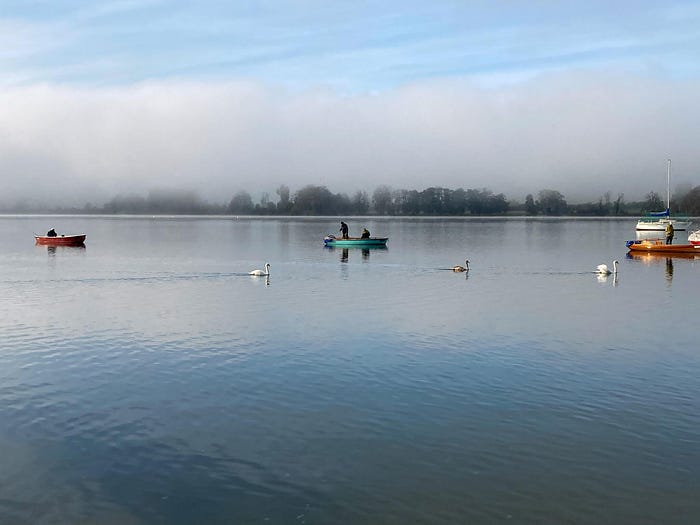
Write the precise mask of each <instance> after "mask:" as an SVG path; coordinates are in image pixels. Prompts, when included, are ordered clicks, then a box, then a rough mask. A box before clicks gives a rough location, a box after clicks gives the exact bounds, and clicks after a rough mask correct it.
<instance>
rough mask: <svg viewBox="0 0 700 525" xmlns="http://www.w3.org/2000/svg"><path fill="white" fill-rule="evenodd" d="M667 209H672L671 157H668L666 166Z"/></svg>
mask: <svg viewBox="0 0 700 525" xmlns="http://www.w3.org/2000/svg"><path fill="white" fill-rule="evenodd" d="M666 209H667V210H668V211H669V212H670V211H671V159H668V167H667V168H666Z"/></svg>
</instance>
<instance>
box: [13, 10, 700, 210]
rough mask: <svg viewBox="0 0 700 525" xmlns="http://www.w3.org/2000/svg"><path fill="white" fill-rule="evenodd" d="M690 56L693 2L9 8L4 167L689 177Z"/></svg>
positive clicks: (137, 175) (344, 186) (168, 178)
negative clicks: (669, 168)
mask: <svg viewBox="0 0 700 525" xmlns="http://www.w3.org/2000/svg"><path fill="white" fill-rule="evenodd" d="M698 57H700V3H698V2H696V1H694V2H690V1H654V2H650V1H635V2H628V1H617V2H610V1H588V2H556V1H553V0H549V1H547V0H541V1H533V2H518V1H515V0H510V1H507V0H503V1H474V2H469V1H461V2H457V1H454V2H451V1H434V2H413V1H404V2H393V1H386V2H362V1H347V2H346V1H336V2H321V1H298V2H285V1H262V2H214V1H207V0H202V1H198V2H177V1H176V2H165V1H158V0H153V1H150V0H142V1H138V0H124V1H113V2H101V3H96V2H77V1H61V0H52V1H48V0H47V1H31V0H29V1H21V2H19V1H7V0H4V1H3V2H2V4H1V5H0V94H2V95H3V96H4V97H5V99H6V100H8V101H10V103H11V104H12V106H13V107H12V108H10V109H9V110H2V109H0V133H2V134H3V135H1V136H4V137H5V140H4V144H2V145H0V168H3V169H2V173H3V175H0V176H2V177H4V178H6V179H7V180H6V181H5V182H6V183H7V186H8V187H9V188H10V193H11V194H12V195H17V196H19V195H21V194H22V192H23V191H25V188H26V187H27V184H30V183H31V184H36V182H43V181H46V180H48V179H49V177H53V178H58V179H59V180H61V181H62V182H63V183H64V186H65V187H66V188H69V187H70V188H72V191H73V193H75V191H76V190H80V191H83V190H84V191H85V192H86V193H87V194H89V193H90V192H94V195H96V196H98V197H99V195H103V194H104V195H107V194H109V193H110V192H118V191H125V189H127V188H135V189H136V190H146V189H148V187H149V185H150V186H163V185H168V184H174V185H183V186H189V187H197V188H200V189H201V190H202V194H203V195H205V196H207V195H208V194H215V195H220V194H221V192H231V191H236V189H248V190H249V191H251V192H254V191H255V190H256V189H258V188H256V187H255V186H259V187H260V188H259V189H260V190H264V191H270V189H272V190H274V187H275V185H277V184H280V183H287V184H289V185H291V186H292V187H293V188H294V186H295V184H297V185H301V184H306V183H313V184H326V185H328V186H329V187H330V188H331V189H332V190H334V191H354V190H356V189H359V188H358V187H354V186H353V184H351V183H350V182H349V181H354V182H355V185H356V186H357V185H360V186H362V187H363V188H365V187H366V186H367V185H376V184H377V183H386V184H390V185H393V186H396V187H420V186H427V185H444V186H449V187H457V186H463V187H490V188H491V189H493V190H494V191H497V192H501V191H502V192H505V193H506V194H509V195H511V194H512V196H513V197H517V198H522V197H523V196H522V195H519V194H518V192H520V193H522V192H532V193H536V192H537V191H538V190H539V189H541V188H542V187H545V186H546V187H554V188H556V189H561V190H562V191H563V192H564V193H565V194H566V193H567V192H570V193H571V194H577V195H578V194H581V195H582V196H584V197H588V196H589V195H584V194H586V193H589V194H591V196H594V194H595V193H596V192H598V193H602V192H604V191H613V192H619V191H626V192H628V193H634V192H637V193H638V194H639V193H645V192H648V191H649V190H651V189H657V190H658V189H661V188H657V185H656V179H657V177H658V178H659V180H660V182H661V183H662V184H663V182H664V177H663V173H664V166H665V159H666V158H667V157H668V156H674V166H678V168H677V169H678V171H679V180H680V181H682V182H684V183H689V184H692V185H697V184H700V170H699V169H698V161H700V158H699V157H698V153H697V152H696V151H695V150H696V149H697V148H696V146H695V145H694V142H695V140H694V139H693V140H689V138H688V137H689V136H690V134H695V137H697V136H698V135H697V132H698V127H697V124H694V122H696V121H697V120H700V119H698V117H699V116H700V114H699V109H698V103H697V102H696V98H697V97H696V96H695V93H697V88H698V80H699V77H700V60H699V59H698ZM19 108H21V109H22V111H19ZM535 110H536V111H535ZM457 117H459V118H457ZM328 119H332V123H330V124H329V122H328ZM263 124H264V126H266V127H267V130H265V129H261V127H262V125H263ZM553 127H555V128H557V130H558V131H557V132H555V133H554V134H553V135H552V129H553ZM644 127H646V128H648V129H646V130H641V131H640V128H644ZM168 128H169V129H168ZM173 128H176V129H178V130H179V131H178V132H174V131H172V129H173ZM426 129H430V130H432V133H428V132H426ZM163 131H165V132H166V134H167V135H168V139H169V140H168V141H165V140H164V139H163ZM623 131H624V132H625V133H623ZM600 135H602V136H600ZM203 136H204V137H208V138H209V139H210V140H202V137H203ZM436 136H437V138H436ZM47 137H51V139H50V140H48V142H49V143H50V145H47ZM370 139H371V140H370ZM438 139H439V140H438ZM462 139H465V141H466V140H469V142H464V143H463V142H462ZM611 141H617V143H616V144H615V146H614V147H613V146H612V145H611V144H610V142H611ZM166 142H168V143H170V149H169V147H168V144H166ZM572 142H578V146H579V147H578V148H574V147H572ZM231 143H236V144H238V146H237V147H234V148H233V149H234V151H233V152H231V151H229V150H230V144H231ZM242 144H244V145H245V148H243V146H242ZM81 146H83V147H84V148H86V149H88V148H89V149H90V152H87V151H81ZM273 146H274V148H273ZM251 149H252V150H254V151H257V154H251V152H250V150H251ZM272 149H274V151H275V152H277V156H278V157H279V160H278V161H277V162H275V161H274V160H273V159H271V158H270V157H271V156H270V151H271V150H272ZM173 156H174V157H175V158H174V159H172V158H171V159H168V158H167V157H173ZM324 157H325V158H324ZM544 157H546V158H544ZM125 158H128V159H130V161H129V162H127V161H125V160H124V159H125ZM334 161H335V162H334ZM674 171H675V169H674ZM659 174H661V177H659ZM610 180H617V182H616V183H615V184H612V183H608V182H607V181H610ZM27 181H30V183H28V182H27ZM602 184H607V187H603V186H601V185H602ZM371 187H372V186H371ZM371 187H370V188H368V189H371ZM638 196H639V195H634V194H633V195H630V197H638ZM572 200H575V199H572Z"/></svg>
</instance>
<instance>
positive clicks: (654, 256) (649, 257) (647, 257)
mask: <svg viewBox="0 0 700 525" xmlns="http://www.w3.org/2000/svg"><path fill="white" fill-rule="evenodd" d="M627 258H628V259H631V260H635V261H642V262H645V263H648V264H660V263H661V262H663V261H664V260H666V259H700V253H682V252H679V253H673V252H658V253H650V252H627Z"/></svg>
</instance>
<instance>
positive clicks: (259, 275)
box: [248, 263, 270, 277]
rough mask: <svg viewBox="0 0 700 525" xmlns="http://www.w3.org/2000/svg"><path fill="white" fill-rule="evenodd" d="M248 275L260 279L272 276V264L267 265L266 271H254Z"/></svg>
mask: <svg viewBox="0 0 700 525" xmlns="http://www.w3.org/2000/svg"><path fill="white" fill-rule="evenodd" d="M248 275H255V276H258V277H262V276H264V275H270V263H265V271H262V270H253V271H252V272H248Z"/></svg>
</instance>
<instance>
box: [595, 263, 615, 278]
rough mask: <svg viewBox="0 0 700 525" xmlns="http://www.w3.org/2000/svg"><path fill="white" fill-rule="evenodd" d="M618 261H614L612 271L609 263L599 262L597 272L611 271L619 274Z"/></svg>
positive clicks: (608, 272) (607, 273)
mask: <svg viewBox="0 0 700 525" xmlns="http://www.w3.org/2000/svg"><path fill="white" fill-rule="evenodd" d="M617 264H618V263H617V261H613V269H612V271H610V268H608V265H607V264H599V265H598V266H596V273H599V274H601V275H610V274H611V273H614V274H616V275H617Z"/></svg>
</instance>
